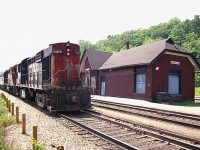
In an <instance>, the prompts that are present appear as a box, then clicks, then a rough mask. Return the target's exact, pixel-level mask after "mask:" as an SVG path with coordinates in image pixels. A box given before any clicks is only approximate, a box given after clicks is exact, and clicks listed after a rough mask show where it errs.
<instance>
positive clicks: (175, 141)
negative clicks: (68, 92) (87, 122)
mask: <svg viewBox="0 0 200 150" xmlns="http://www.w3.org/2000/svg"><path fill="white" fill-rule="evenodd" d="M84 112H86V111H84ZM90 115H92V116H94V117H97V118H99V119H101V120H105V121H109V122H112V123H114V124H118V125H120V126H123V127H124V128H128V129H131V130H135V131H138V132H141V133H144V134H145V135H148V136H151V137H154V138H157V139H159V140H163V141H167V142H169V143H173V144H175V145H178V146H180V147H183V148H187V149H192V150H200V146H197V145H194V144H190V143H187V142H185V141H181V140H178V139H175V138H172V137H169V136H167V135H161V134H158V133H154V132H152V131H148V130H144V129H139V128H137V127H133V126H131V127H130V126H129V125H126V124H123V123H121V122H117V121H113V120H110V119H106V118H103V117H101V116H98V115H94V114H91V113H90ZM109 117H110V116H109ZM122 121H124V120H122Z"/></svg>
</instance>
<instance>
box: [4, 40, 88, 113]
mask: <svg viewBox="0 0 200 150" xmlns="http://www.w3.org/2000/svg"><path fill="white" fill-rule="evenodd" d="M79 68H80V48H79V45H77V44H73V43H70V42H66V43H54V44H50V45H49V47H48V48H46V49H43V50H41V51H39V52H38V53H37V54H36V55H35V56H34V57H31V58H26V59H24V60H22V61H21V63H20V64H18V65H15V66H13V67H11V68H10V69H9V70H7V71H5V72H4V75H3V76H2V77H3V79H1V87H3V88H4V89H7V90H8V91H10V92H12V93H13V94H16V95H19V96H20V97H22V98H25V99H34V100H35V101H36V102H37V104H38V105H39V106H40V107H42V108H44V107H47V109H48V110H49V111H78V110H81V109H88V108H90V107H91V99H90V93H89V89H88V87H84V86H82V85H81V79H80V70H79ZM2 77H1V78H2Z"/></svg>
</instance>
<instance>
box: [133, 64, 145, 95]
mask: <svg viewBox="0 0 200 150" xmlns="http://www.w3.org/2000/svg"><path fill="white" fill-rule="evenodd" d="M134 92H136V93H145V92H146V67H144V66H143V67H135V68H134Z"/></svg>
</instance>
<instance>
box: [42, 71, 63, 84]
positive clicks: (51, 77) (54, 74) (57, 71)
mask: <svg viewBox="0 0 200 150" xmlns="http://www.w3.org/2000/svg"><path fill="white" fill-rule="evenodd" d="M60 71H66V70H58V71H57V72H56V73H54V74H53V76H51V77H50V78H49V79H47V80H46V81H44V82H45V83H47V82H48V80H50V79H51V78H52V77H54V76H55V75H56V74H57V73H58V72H60Z"/></svg>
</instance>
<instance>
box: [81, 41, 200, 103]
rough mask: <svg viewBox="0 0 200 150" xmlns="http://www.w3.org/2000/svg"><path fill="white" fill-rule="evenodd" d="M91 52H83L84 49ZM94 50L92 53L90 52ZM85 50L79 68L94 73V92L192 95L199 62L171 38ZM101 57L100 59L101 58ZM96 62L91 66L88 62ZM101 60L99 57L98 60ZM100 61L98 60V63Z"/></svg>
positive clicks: (184, 97) (169, 97) (153, 96)
mask: <svg viewBox="0 0 200 150" xmlns="http://www.w3.org/2000/svg"><path fill="white" fill-rule="evenodd" d="M88 52H89V53H90V54H91V55H88V54H87V55H86V53H88ZM96 52H97V53H98V54H97V55H96V54H93V53H96ZM100 53H101V54H105V53H104V52H99V51H94V50H89V51H88V50H85V52H84V55H83V57H82V59H81V70H82V71H84V69H85V68H89V69H88V71H89V72H90V76H95V77H96V79H97V80H96V82H97V83H96V84H97V89H96V91H95V94H98V95H105V96H114V97H127V98H139V99H146V100H150V101H152V100H156V99H158V97H159V96H160V95H162V96H163V97H162V98H163V99H164V100H166V101H170V100H188V99H192V100H193V99H194V84H195V79H194V78H195V77H194V76H195V71H198V70H200V65H199V63H198V62H197V60H196V59H195V57H194V56H193V55H192V54H191V53H189V52H187V51H186V50H184V49H183V48H181V47H179V46H177V45H175V43H174V42H173V40H172V39H171V38H168V39H165V40H160V41H156V42H153V43H150V44H145V45H141V46H138V47H134V48H131V49H127V50H124V51H120V52H116V53H113V54H111V53H106V57H105V58H104V57H103V56H102V55H101V54H100ZM101 58H104V59H101ZM91 59H93V61H94V62H93V63H94V64H95V63H97V64H99V66H98V67H97V68H95V73H94V69H92V65H94V64H92V62H91V61H89V60H91ZM99 59H100V60H102V61H99ZM99 62H100V63H99Z"/></svg>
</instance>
